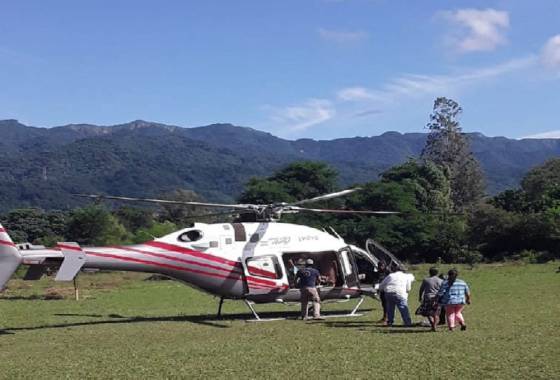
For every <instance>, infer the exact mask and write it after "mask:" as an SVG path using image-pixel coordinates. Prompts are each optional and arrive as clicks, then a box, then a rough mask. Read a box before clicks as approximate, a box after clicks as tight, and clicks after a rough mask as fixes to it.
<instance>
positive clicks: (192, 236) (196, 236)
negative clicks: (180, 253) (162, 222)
mask: <svg viewBox="0 0 560 380" xmlns="http://www.w3.org/2000/svg"><path fill="white" fill-rule="evenodd" d="M202 236H204V235H203V233H202V231H199V230H190V231H187V232H184V233H182V234H181V235H179V237H178V239H179V241H182V242H185V243H188V242H192V241H198V240H200V239H202Z"/></svg>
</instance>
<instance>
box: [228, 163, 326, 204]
mask: <svg viewBox="0 0 560 380" xmlns="http://www.w3.org/2000/svg"><path fill="white" fill-rule="evenodd" d="M336 178H337V172H336V170H335V169H333V168H331V167H329V166H328V165H327V164H325V163H323V162H314V161H298V162H293V163H291V164H290V165H288V166H286V167H284V168H282V169H281V170H279V171H278V172H276V173H275V174H274V175H272V176H271V177H268V178H252V179H251V180H250V181H249V183H248V184H247V186H246V189H245V191H244V192H243V193H242V194H241V196H240V197H239V202H241V203H274V202H294V201H296V200H299V199H307V198H313V197H316V196H318V195H322V194H326V193H330V192H332V191H334V189H335V188H336Z"/></svg>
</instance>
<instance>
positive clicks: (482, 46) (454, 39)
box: [440, 8, 509, 53]
mask: <svg viewBox="0 0 560 380" xmlns="http://www.w3.org/2000/svg"><path fill="white" fill-rule="evenodd" d="M440 15H442V16H443V17H444V18H445V19H446V20H447V21H448V22H449V23H451V24H452V26H453V31H452V32H451V35H450V36H448V41H449V42H450V43H451V44H452V45H453V46H454V47H455V48H456V49H457V51H458V52H460V53H469V52H474V51H491V50H494V49H496V48H497V47H498V46H500V45H503V44H505V43H506V42H507V38H506V36H505V32H506V31H507V29H508V28H509V14H508V12H506V11H498V10H495V9H490V8H489V9H484V10H479V9H459V10H456V11H446V12H440ZM465 32H466V35H465Z"/></svg>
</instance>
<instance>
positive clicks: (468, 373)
mask: <svg viewBox="0 0 560 380" xmlns="http://www.w3.org/2000/svg"><path fill="white" fill-rule="evenodd" d="M557 266H558V264H547V265H513V264H509V265H484V266H480V267H477V268H475V269H474V270H468V269H463V268H460V272H461V273H460V277H461V278H463V279H465V280H466V281H467V282H468V283H469V284H470V285H471V289H472V293H473V304H472V305H471V306H468V307H467V310H466V312H465V317H466V319H467V323H468V326H469V329H468V330H467V331H465V332H461V331H455V332H453V333H449V332H447V331H445V330H444V329H442V330H441V331H440V332H437V333H431V332H428V331H427V330H428V329H426V328H420V327H414V328H411V329H405V328H397V327H395V328H383V327H381V326H379V325H377V324H375V323H374V322H372V321H373V320H377V319H379V317H380V305H379V303H378V302H376V301H374V300H368V301H367V302H366V303H365V304H364V306H365V308H366V309H370V310H369V311H368V312H367V314H366V315H365V316H363V317H360V318H342V319H330V320H327V321H325V322H311V323H304V322H302V321H295V320H287V321H275V322H267V323H247V322H245V321H243V320H241V319H226V320H223V321H217V320H214V319H213V318H212V317H210V316H209V315H213V314H214V313H215V312H216V307H217V299H214V298H213V297H211V296H208V295H206V294H203V293H200V292H197V291H195V290H193V289H190V288H188V287H185V286H183V285H181V284H179V283H176V282H171V281H160V282H153V281H140V279H142V278H143V277H145V276H143V275H139V274H130V273H126V274H123V273H115V274H96V275H82V276H81V277H80V284H81V291H82V296H83V299H82V300H80V301H78V302H76V301H74V300H73V299H72V288H71V285H70V286H69V285H64V286H60V284H55V283H54V282H52V280H51V279H45V280H41V281H39V282H36V283H33V285H32V286H31V285H29V283H24V282H22V281H19V280H13V281H12V282H11V283H10V286H11V288H10V290H9V291H8V292H6V293H5V294H4V295H3V297H4V298H2V299H0V378H3V379H18V378H47V379H50V378H53V379H54V378H57V379H60V378H73V379H74V378H127V379H138V378H211V377H214V378H241V377H245V378H286V377H294V378H301V377H303V376H305V377H312V378H363V379H365V378H376V377H377V378H434V377H436V378H444V377H448V376H456V377H458V378H479V379H487V378H504V379H505V378H529V377H531V378H543V379H550V378H557V377H558V376H559V374H560V338H559V336H560V334H559V329H560V318H559V317H558V316H559V315H560V301H559V299H560V298H559V297H560V296H559V294H560V274H557V273H555V269H556V268H557ZM426 268H427V267H425V266H422V267H419V268H417V270H416V271H415V275H416V277H417V279H418V280H420V279H421V278H422V276H423V274H424V272H425V271H426ZM443 269H446V268H443ZM123 276H124V277H123ZM53 286H56V289H57V291H58V292H59V293H61V294H63V295H66V296H67V297H66V298H65V299H63V300H50V301H47V300H42V299H34V298H36V297H37V296H41V295H43V294H44V293H45V291H46V289H47V288H49V287H53ZM418 286H419V281H416V282H415V286H414V288H413V293H412V295H411V297H410V308H411V309H412V310H414V309H415V308H416V306H417V305H418V303H417V300H416V298H417V297H416V294H417V289H418ZM50 292H52V290H50ZM341 307H342V308H344V307H346V308H350V307H351V304H347V305H326V306H325V310H333V309H336V308H341ZM257 308H258V309H259V310H261V311H262V310H268V311H278V310H285V307H284V306H282V305H259V306H257ZM288 310H290V311H291V312H295V311H296V310H297V307H294V308H291V309H288ZM224 312H225V313H226V315H228V314H229V315H233V314H238V313H245V312H246V308H245V306H244V305H243V304H242V303H241V302H232V301H226V303H225V305H224ZM247 316H248V315H247ZM417 320H418V318H417ZM2 329H4V330H2Z"/></svg>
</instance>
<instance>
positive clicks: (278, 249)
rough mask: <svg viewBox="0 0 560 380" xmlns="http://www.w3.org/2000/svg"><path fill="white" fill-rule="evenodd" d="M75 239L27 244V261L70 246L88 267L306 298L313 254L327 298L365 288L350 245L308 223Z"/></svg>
mask: <svg viewBox="0 0 560 380" xmlns="http://www.w3.org/2000/svg"><path fill="white" fill-rule="evenodd" d="M68 244H70V243H60V244H59V246H58V248H57V249H45V250H31V251H21V252H20V253H21V255H22V257H23V264H31V265H33V264H44V263H45V262H46V261H50V262H53V261H54V262H56V261H57V260H58V262H59V263H60V260H66V259H67V256H68V255H67V254H63V253H64V251H66V252H70V254H71V253H72V251H81V253H82V258H83V261H84V262H83V263H82V264H81V269H103V270H123V271H137V272H148V273H158V274H162V275H165V276H168V277H171V278H174V279H176V280H179V281H181V282H184V283H185V284H188V285H190V286H193V287H195V288H198V289H201V290H203V291H206V292H208V293H210V294H213V295H216V296H220V297H223V298H230V299H248V300H251V301H254V302H282V301H297V300H298V299H299V297H300V294H299V289H297V285H296V284H295V273H296V272H297V270H298V268H299V267H300V264H301V261H302V260H305V259H308V258H313V259H314V260H315V263H316V267H317V268H318V269H320V270H321V271H322V272H323V274H325V278H326V279H327V280H328V281H329V282H328V283H326V284H325V286H324V287H323V289H322V292H321V296H322V298H323V299H328V298H346V299H348V298H354V297H358V296H360V295H361V291H360V285H359V280H358V273H357V267H356V264H355V262H354V258H353V255H352V250H351V248H350V247H349V246H348V244H347V243H345V242H344V240H343V239H342V238H340V237H336V236H333V235H331V234H329V233H326V232H324V231H320V230H318V229H315V228H312V227H308V226H303V225H296V224H289V223H275V222H261V223H217V224H203V223H196V224H194V225H193V226H192V227H190V228H185V229H182V230H179V231H176V232H174V233H171V234H169V235H166V236H164V237H162V238H158V239H155V240H152V241H148V242H146V243H143V244H136V245H115V246H108V247H84V248H81V247H79V246H77V245H68ZM62 264H63V263H62ZM329 276H330V277H329Z"/></svg>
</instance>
